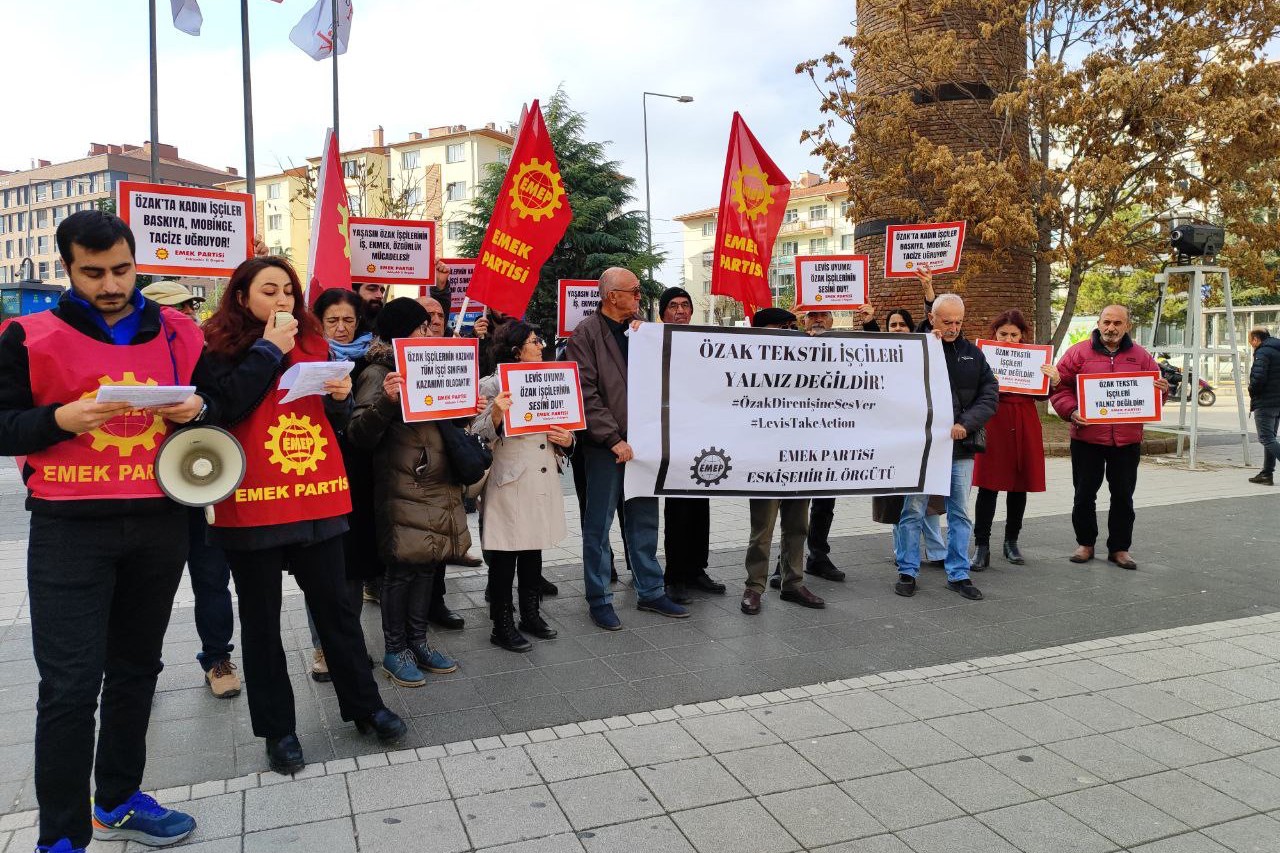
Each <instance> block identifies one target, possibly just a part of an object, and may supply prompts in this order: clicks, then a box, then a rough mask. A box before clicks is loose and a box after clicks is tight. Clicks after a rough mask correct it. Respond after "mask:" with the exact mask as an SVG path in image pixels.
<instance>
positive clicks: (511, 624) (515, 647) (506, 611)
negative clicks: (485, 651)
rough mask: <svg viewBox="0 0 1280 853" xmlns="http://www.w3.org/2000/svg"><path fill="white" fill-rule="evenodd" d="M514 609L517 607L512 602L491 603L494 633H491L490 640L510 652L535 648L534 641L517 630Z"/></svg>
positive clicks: (490, 611)
mask: <svg viewBox="0 0 1280 853" xmlns="http://www.w3.org/2000/svg"><path fill="white" fill-rule="evenodd" d="M514 611H515V608H513V607H512V606H511V605H510V604H490V605H489V618H490V619H492V620H493V633H491V634H490V635H489V642H491V643H493V644H494V645H495V646H501V647H502V648H504V649H506V650H507V651H509V652H527V651H529V650H530V649H532V648H533V643H530V642H529V641H528V640H527V639H525V637H524V635H523V634H521V633H520V632H519V631H517V630H516V622H515V612H514Z"/></svg>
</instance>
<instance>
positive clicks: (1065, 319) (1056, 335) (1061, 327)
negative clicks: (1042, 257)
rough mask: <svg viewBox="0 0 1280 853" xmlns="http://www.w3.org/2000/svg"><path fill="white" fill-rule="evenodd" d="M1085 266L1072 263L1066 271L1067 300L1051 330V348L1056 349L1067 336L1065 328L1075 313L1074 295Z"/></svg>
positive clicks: (1077, 290) (1078, 290)
mask: <svg viewBox="0 0 1280 853" xmlns="http://www.w3.org/2000/svg"><path fill="white" fill-rule="evenodd" d="M1084 274H1085V268H1084V267H1083V265H1080V264H1072V265H1071V269H1070V270H1069V271H1068V273H1067V301H1066V304H1065V305H1063V306H1062V316H1061V317H1059V318H1058V325H1057V328H1055V329H1054V330H1053V340H1052V341H1050V343H1052V344H1053V348H1054V349H1055V350H1056V349H1057V348H1058V347H1060V346H1062V341H1063V339H1064V338H1065V337H1066V336H1067V328H1068V327H1070V325H1071V320H1072V318H1073V317H1074V316H1075V313H1076V297H1077V296H1079V295H1080V282H1081V281H1083V280H1084Z"/></svg>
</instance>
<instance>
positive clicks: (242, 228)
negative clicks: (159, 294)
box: [116, 181, 254, 278]
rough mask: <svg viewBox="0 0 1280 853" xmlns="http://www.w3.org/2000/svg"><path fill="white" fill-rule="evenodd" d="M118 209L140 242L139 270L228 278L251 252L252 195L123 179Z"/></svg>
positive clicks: (118, 198) (137, 250)
mask: <svg viewBox="0 0 1280 853" xmlns="http://www.w3.org/2000/svg"><path fill="white" fill-rule="evenodd" d="M117 189H118V193H119V194H118V197H117V201H116V211H117V213H118V215H119V216H120V218H121V219H123V220H124V221H125V224H126V225H128V226H129V230H131V231H132V232H133V239H134V241H135V242H136V244H137V248H136V249H135V251H134V258H135V260H136V264H135V266H136V267H137V270H138V272H140V273H147V274H148V275H193V276H207V277H209V278H230V277H231V274H232V273H233V272H235V270H236V267H238V266H240V264H241V263H242V262H244V261H247V260H248V259H249V258H252V257H253V235H254V230H253V209H254V208H253V197H252V196H250V195H249V194H248V193H229V192H223V191H222V190H206V189H202V188H200V187H178V186H171V185H169V184H148V183H143V182H141V181H120V183H119V184H117Z"/></svg>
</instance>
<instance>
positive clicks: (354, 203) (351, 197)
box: [347, 193, 360, 216]
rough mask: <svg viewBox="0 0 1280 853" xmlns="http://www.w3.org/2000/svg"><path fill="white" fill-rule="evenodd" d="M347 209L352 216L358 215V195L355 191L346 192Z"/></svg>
mask: <svg viewBox="0 0 1280 853" xmlns="http://www.w3.org/2000/svg"><path fill="white" fill-rule="evenodd" d="M347 210H348V211H349V212H350V213H351V215H352V216H359V215H360V196H358V195H356V194H355V193H347Z"/></svg>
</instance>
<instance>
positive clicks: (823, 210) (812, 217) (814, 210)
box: [809, 204, 827, 222]
mask: <svg viewBox="0 0 1280 853" xmlns="http://www.w3.org/2000/svg"><path fill="white" fill-rule="evenodd" d="M826 218H827V206H826V205H825V204H815V205H814V206H813V207H811V208H809V221H810V222H814V221H816V220H818V219H826Z"/></svg>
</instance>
